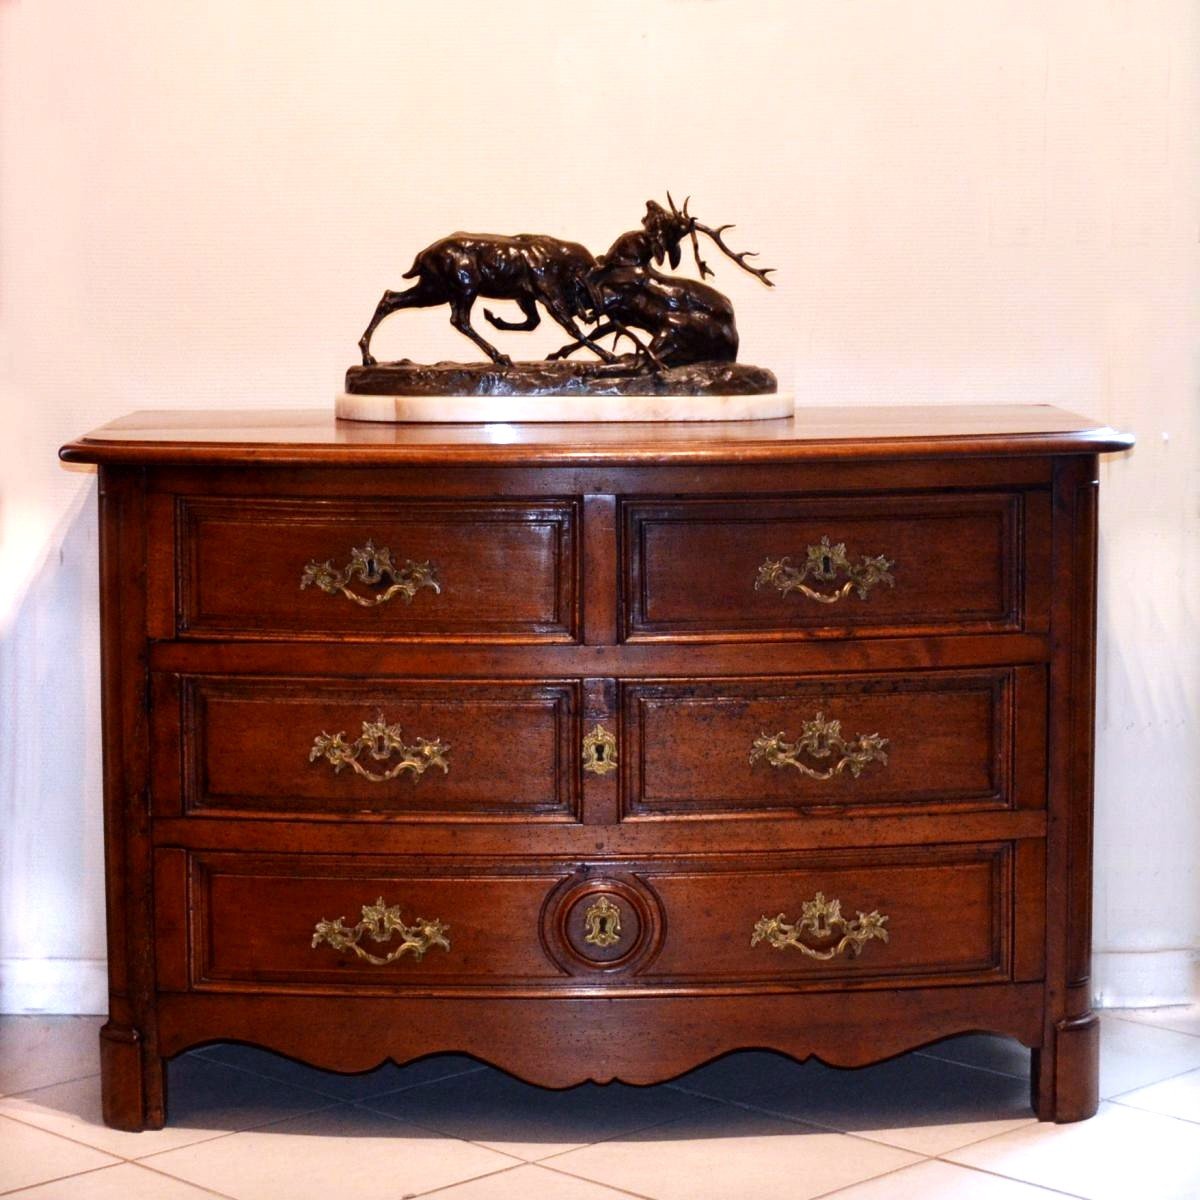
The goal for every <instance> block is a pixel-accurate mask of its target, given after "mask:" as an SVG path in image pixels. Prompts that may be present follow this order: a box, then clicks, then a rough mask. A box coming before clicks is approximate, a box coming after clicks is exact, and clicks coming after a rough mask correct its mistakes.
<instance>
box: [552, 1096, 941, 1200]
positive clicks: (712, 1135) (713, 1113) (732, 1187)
mask: <svg viewBox="0 0 1200 1200" xmlns="http://www.w3.org/2000/svg"><path fill="white" fill-rule="evenodd" d="M916 1161H918V1159H917V1157H916V1155H913V1154H909V1153H908V1152H906V1151H904V1150H897V1149H895V1148H893V1147H891V1146H881V1145H878V1144H876V1143H875V1142H868V1141H863V1140H862V1139H861V1138H852V1137H848V1136H847V1135H846V1134H843V1133H831V1132H828V1131H825V1130H819V1129H815V1128H813V1127H812V1126H811V1125H808V1126H806V1125H800V1124H798V1123H793V1122H789V1121H785V1120H782V1119H780V1118H778V1117H772V1116H768V1115H767V1114H766V1113H759V1112H750V1111H747V1110H745V1109H735V1108H728V1107H724V1106H717V1107H715V1108H711V1109H708V1110H707V1111H705V1112H703V1113H699V1114H697V1115H695V1116H691V1117H684V1118H682V1119H681V1120H679V1121H674V1122H672V1123H671V1124H669V1125H658V1126H655V1127H654V1128H653V1129H644V1130H642V1131H641V1132H639V1133H635V1134H631V1135H629V1136H626V1137H621V1138H618V1139H616V1140H615V1141H611V1142H602V1143H600V1145H598V1146H587V1147H585V1148H584V1149H582V1150H572V1151H570V1152H569V1153H567V1154H563V1155H560V1156H559V1157H557V1158H552V1159H550V1160H549V1161H548V1162H547V1163H546V1165H547V1166H548V1167H551V1168H552V1169H554V1170H556V1171H565V1172H567V1173H568V1174H571V1175H578V1176H580V1177H581V1178H584V1179H590V1180H593V1181H594V1182H596V1183H601V1184H607V1185H609V1186H611V1187H616V1188H623V1189H624V1190H626V1191H629V1192H633V1193H635V1194H636V1195H639V1196H648V1197H651V1198H652V1200H730V1198H731V1197H736V1198H737V1200H811V1197H814V1196H823V1195H825V1193H826V1192H831V1191H834V1190H835V1189H837V1188H839V1187H847V1186H848V1185H850V1184H852V1183H859V1182H861V1181H862V1180H864V1179H870V1178H872V1177H874V1176H876V1175H882V1174H884V1172H886V1171H893V1170H896V1169H897V1168H899V1167H903V1166H906V1165H908V1164H909V1163H913V1162H916Z"/></svg>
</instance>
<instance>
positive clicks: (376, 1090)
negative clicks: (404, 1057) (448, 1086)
mask: <svg viewBox="0 0 1200 1200" xmlns="http://www.w3.org/2000/svg"><path fill="white" fill-rule="evenodd" d="M196 1056H198V1057H201V1058H207V1059H211V1060H212V1061H213V1062H219V1063H221V1064H223V1065H224V1066H229V1067H236V1068H237V1069H238V1070H241V1071H250V1072H252V1073H253V1074H255V1075H262V1076H264V1077H265V1078H267V1079H276V1080H279V1082H281V1083H288V1084H291V1085H292V1086H293V1087H302V1088H308V1089H309V1091H313V1092H320V1093H322V1094H323V1095H326V1096H332V1097H334V1098H335V1099H337V1100H365V1099H367V1098H368V1097H370V1096H381V1095H383V1094H384V1093H385V1092H394V1091H397V1090H399V1089H400V1088H406V1087H416V1086H417V1084H421V1083H429V1082H430V1081H432V1080H435V1079H444V1078H447V1077H448V1076H450V1075H462V1074H464V1073H465V1072H467V1071H482V1070H484V1069H485V1068H484V1066H483V1064H482V1063H480V1062H477V1061H476V1060H475V1059H473V1058H468V1057H467V1056H466V1055H465V1054H435V1055H433V1056H431V1057H430V1058H423V1059H421V1061H420V1062H415V1063H409V1064H408V1065H406V1066H402V1067H399V1066H397V1065H396V1064H395V1063H384V1064H383V1066H381V1067H377V1068H376V1069H375V1070H374V1071H367V1072H365V1073H363V1074H361V1075H342V1074H339V1073H338V1072H336V1071H319V1070H318V1069H317V1068H316V1067H310V1066H308V1065H307V1064H305V1063H301V1062H296V1061H295V1059H291V1058H285V1057H284V1056H283V1055H282V1054H273V1053H272V1052H271V1051H270V1050H260V1049H258V1048H257V1047H255V1046H239V1045H236V1044H234V1043H232V1042H228V1043H221V1044H219V1045H215V1046H206V1047H204V1049H203V1050H198V1051H196Z"/></svg>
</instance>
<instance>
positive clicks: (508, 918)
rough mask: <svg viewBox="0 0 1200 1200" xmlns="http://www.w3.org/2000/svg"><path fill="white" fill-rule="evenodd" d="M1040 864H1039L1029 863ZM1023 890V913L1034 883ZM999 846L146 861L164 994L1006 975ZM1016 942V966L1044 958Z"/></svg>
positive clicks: (226, 856)
mask: <svg viewBox="0 0 1200 1200" xmlns="http://www.w3.org/2000/svg"><path fill="white" fill-rule="evenodd" d="M1038 861H1040V860H1038ZM1024 887H1025V891H1026V894H1025V895H1024V896H1022V897H1021V898H1020V903H1021V904H1022V905H1024V906H1025V907H1026V908H1029V909H1030V911H1033V912H1036V911H1038V908H1039V906H1040V904H1041V888H1042V883H1041V877H1040V876H1039V875H1038V874H1036V872H1033V871H1027V872H1026V873H1025V882H1024ZM1016 890H1017V885H1016V880H1015V877H1014V853H1013V847H1012V844H1010V843H991V844H983V845H966V846H929V847H905V848H898V849H890V850H879V851H871V852H864V851H840V852H839V851H822V852H820V853H815V854H811V855H791V856H787V857H782V856H777V855H767V856H758V857H757V858H754V857H750V856H746V857H743V858H741V859H738V860H730V861H723V860H716V859H713V858H698V859H693V860H686V859H684V860H676V861H655V862H624V861H617V862H604V863H590V864H585V865H581V864H578V863H573V862H570V861H561V860H548V859H505V860H480V859H472V858H468V857H465V856H464V857H462V858H459V859H456V860H454V861H448V860H441V861H440V862H439V861H438V860H431V859H427V860H419V859H404V860H400V859H390V860H389V859H370V858H366V857H357V858H349V857H335V856H328V855H308V856H303V857H297V856H288V855H262V854H247V853H208V852H192V853H188V852H185V851H183V850H179V849H170V848H168V849H162V850H159V851H158V853H157V856H156V910H157V917H156V920H157V927H158V937H157V941H158V946H159V948H160V955H159V962H158V974H159V985H160V987H161V988H163V989H165V990H188V989H196V990H217V991H220V990H245V989H247V988H264V987H266V988H269V989H280V990H297V989H298V990H316V991H322V990H328V989H330V988H335V989H343V990H354V991H360V990H371V989H374V990H379V991H384V992H386V991H394V990H398V989H399V990H426V991H430V990H432V991H455V990H459V989H464V988H466V989H480V988H488V989H492V990H496V991H505V990H507V991H512V990H514V989H516V990H521V989H532V990H533V991H535V992H545V991H547V990H550V991H561V990H564V989H566V990H571V989H574V990H576V991H579V990H581V989H582V990H594V989H595V987H597V986H600V985H604V986H612V987H619V988H625V989H651V990H665V991H671V990H675V989H680V988H683V989H687V990H689V991H691V990H695V989H697V988H701V989H705V988H707V989H716V990H731V989H732V990H737V989H741V988H746V989H755V988H758V989H762V988H767V989H768V990H770V989H771V988H775V987H786V988H802V987H805V986H817V987H819V986H823V985H825V984H827V983H828V981H830V980H838V981H842V982H849V983H854V982H861V983H862V984H864V985H866V986H870V985H872V984H874V985H876V986H882V985H883V984H885V983H889V984H892V985H895V984H896V983H898V982H902V981H911V982H913V983H914V984H915V983H918V982H919V983H921V984H926V983H929V982H943V981H944V982H946V983H964V982H991V981H997V980H1003V979H1009V978H1012V977H1013V975H1014V970H1013V962H1012V959H1013V946H1012V942H1013V918H1014V912H1015V911H1016V907H1017V904H1018V900H1017V897H1016ZM1034 949H1035V952H1034V953H1033V954H1032V955H1031V954H1030V953H1029V952H1026V953H1025V954H1023V955H1022V962H1023V963H1024V964H1025V966H1024V974H1026V975H1028V974H1030V973H1031V971H1032V970H1035V969H1036V968H1037V966H1038V965H1039V963H1038V954H1037V953H1036V950H1037V948H1036V947H1035V948H1034Z"/></svg>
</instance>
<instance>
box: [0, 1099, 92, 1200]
mask: <svg viewBox="0 0 1200 1200" xmlns="http://www.w3.org/2000/svg"><path fill="white" fill-rule="evenodd" d="M115 1162H116V1159H114V1158H113V1157H112V1156H111V1155H108V1154H101V1153H100V1151H99V1150H93V1149H91V1148H90V1147H88V1146H79V1145H76V1144H75V1143H74V1142H68V1141H67V1140H66V1139H65V1138H60V1137H55V1135H54V1134H52V1133H46V1132H44V1131H43V1130H41V1129H33V1128H31V1127H30V1126H29V1125H22V1124H21V1123H20V1122H19V1121H10V1120H9V1119H8V1118H7V1117H0V1192H11V1191H15V1190H16V1189H17V1188H23V1187H31V1186H32V1185H33V1184H35V1183H45V1182H46V1181H47V1180H48V1179H59V1178H61V1177H62V1176H64V1175H77V1174H78V1173H79V1172H80V1171H91V1170H94V1169H95V1168H96V1167H105V1166H108V1165H110V1164H112V1163H115Z"/></svg>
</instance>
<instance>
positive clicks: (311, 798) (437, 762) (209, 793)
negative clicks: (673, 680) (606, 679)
mask: <svg viewBox="0 0 1200 1200" xmlns="http://www.w3.org/2000/svg"><path fill="white" fill-rule="evenodd" d="M579 688H580V684H579V683H578V681H553V680H551V681H539V682H535V683H529V682H523V681H502V682H480V681H477V680H456V679H439V680H411V679H403V680H395V679H391V680H389V679H385V678H380V679H372V680H370V681H369V682H363V683H359V682H351V681H343V680H330V679H324V678H286V679H280V678H275V679H270V678H266V679H264V678H248V677H238V676H211V675H184V676H174V675H171V676H158V677H156V679H155V689H156V703H155V717H154V726H153V728H154V739H153V757H154V811H155V814H156V815H158V816H177V815H180V814H181V813H194V814H211V815H232V814H243V815H254V816H264V815H268V816H269V815H276V816H298V815H304V816H310V817H329V818H334V817H336V818H338V819H340V820H347V819H351V820H357V819H366V820H370V819H380V818H398V817H414V818H423V819H447V818H449V819H453V818H455V817H458V818H460V819H484V818H486V819H493V820H499V819H503V818H506V817H507V818H512V819H519V820H528V819H530V818H544V819H559V820H574V819H576V816H577V814H578V810H579V794H580V793H579V775H578V769H577V765H578V761H579V755H578V746H579V733H578V729H577V725H578V718H577V714H578V713H579V712H580V702H579Z"/></svg>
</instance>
